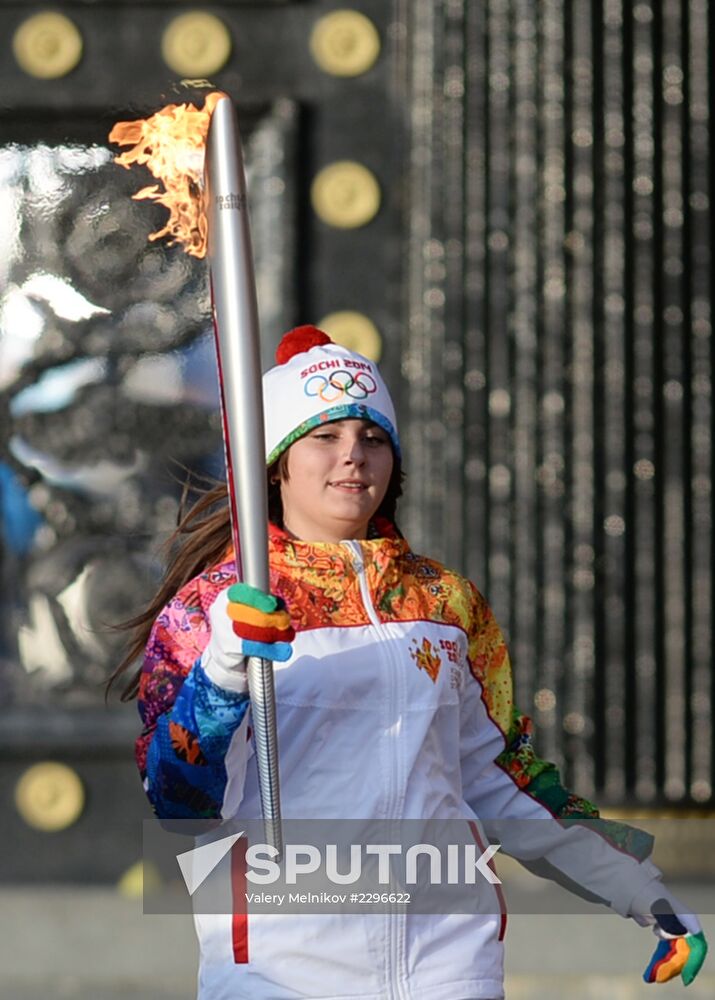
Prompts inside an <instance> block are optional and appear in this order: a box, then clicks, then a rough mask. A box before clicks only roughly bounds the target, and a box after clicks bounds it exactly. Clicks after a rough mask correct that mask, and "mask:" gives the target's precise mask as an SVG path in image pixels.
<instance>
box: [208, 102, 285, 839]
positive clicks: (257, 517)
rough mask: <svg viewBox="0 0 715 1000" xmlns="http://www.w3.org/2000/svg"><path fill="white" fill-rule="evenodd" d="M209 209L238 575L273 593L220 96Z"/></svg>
mask: <svg viewBox="0 0 715 1000" xmlns="http://www.w3.org/2000/svg"><path fill="white" fill-rule="evenodd" d="M204 171H205V174H204V180H205V184H204V187H205V212H206V219H207V223H208V256H209V273H210V280H211V295H212V301H213V319H214V333H215V338H216V355H217V359H218V368H219V383H220V387H221V411H222V419H223V431H224V443H225V448H226V470H227V484H228V495H229V503H230V507H231V527H232V535H233V543H234V550H235V553H236V571H237V574H238V578H239V579H240V580H243V581H245V582H246V583H249V584H251V586H254V587H258V588H260V589H261V590H264V591H268V590H269V589H270V583H269V573H268V501H267V493H266V464H265V446H264V440H265V438H264V429H263V392H262V381H261V357H260V339H259V324H258V304H257V301H256V283H255V277H254V272H253V255H252V250H251V233H250V227H249V218H248V199H247V195H246V178H245V172H244V167H243V155H242V150H241V138H240V133H239V129H238V122H237V118H236V110H235V107H234V104H233V101H232V100H231V98H230V97H228V96H226V95H223V94H222V95H220V96H219V98H218V101H217V103H216V105H215V107H214V109H213V113H212V115H211V121H210V124H209V131H208V139H207V145H206V160H205V167H204ZM248 686H249V691H250V696H251V712H252V717H253V731H254V734H255V747H256V759H257V763H258V780H259V786H260V794H261V805H262V808H263V821H264V825H265V834H266V842H267V843H270V844H272V845H273V846H274V847H276V848H277V850H278V851H281V852H282V847H283V836H282V828H281V814H280V789H279V776H278V739H277V733H276V711H275V693H274V685H273V666H272V663H271V662H270V660H263V659H259V658H258V657H249V659H248Z"/></svg>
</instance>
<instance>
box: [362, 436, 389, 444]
mask: <svg viewBox="0 0 715 1000" xmlns="http://www.w3.org/2000/svg"><path fill="white" fill-rule="evenodd" d="M365 441H366V442H367V443H368V444H387V438H384V437H379V436H378V435H377V434H368V435H367V436H366V438H365Z"/></svg>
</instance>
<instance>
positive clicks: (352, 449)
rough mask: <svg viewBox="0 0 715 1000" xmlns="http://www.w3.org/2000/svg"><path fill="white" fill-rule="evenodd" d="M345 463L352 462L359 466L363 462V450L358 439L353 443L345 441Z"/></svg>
mask: <svg viewBox="0 0 715 1000" xmlns="http://www.w3.org/2000/svg"><path fill="white" fill-rule="evenodd" d="M343 455H344V458H345V461H346V462H354V463H355V464H356V465H361V464H362V463H363V462H364V461H365V448H364V446H363V443H362V441H361V440H360V439H359V438H355V440H353V441H346V443H345V451H344V453H343Z"/></svg>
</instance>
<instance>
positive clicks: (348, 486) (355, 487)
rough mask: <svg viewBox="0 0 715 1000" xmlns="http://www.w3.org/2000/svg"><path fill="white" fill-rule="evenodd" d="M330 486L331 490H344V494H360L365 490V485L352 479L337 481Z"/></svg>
mask: <svg viewBox="0 0 715 1000" xmlns="http://www.w3.org/2000/svg"><path fill="white" fill-rule="evenodd" d="M330 485H331V486H332V487H333V489H336V490H344V491H345V492H346V493H362V491H363V490H366V489H367V485H366V484H365V483H360V482H357V481H356V480H354V479H338V480H336V481H335V482H333V483H330Z"/></svg>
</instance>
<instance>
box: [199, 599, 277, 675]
mask: <svg viewBox="0 0 715 1000" xmlns="http://www.w3.org/2000/svg"><path fill="white" fill-rule="evenodd" d="M209 622H210V625H211V638H210V639H209V642H208V645H207V646H206V648H205V649H204V652H203V654H202V656H201V666H202V667H203V669H204V671H205V673H206V674H207V676H208V677H210V678H211V680H212V681H214V682H215V683H216V684H218V685H219V686H221V687H225V688H229V689H230V690H232V691H242V692H248V681H247V678H246V657H247V656H258V657H261V658H262V659H264V660H280V661H284V660H288V659H290V657H291V654H292V646H291V643H292V641H293V639H294V638H295V632H294V631H293V627H292V625H291V622H290V617H289V615H288V612H287V611H286V607H285V603H284V601H283V600H282V598H280V597H276V596H275V595H274V594H266V593H265V592H264V591H262V590H258V589H257V588H256V587H251V586H250V585H249V584H247V583H235V584H233V586H231V587H228V588H227V589H226V590H222V591H221V593H220V594H219V595H218V597H217V598H216V600H215V601H214V602H213V604H212V605H211V607H210V609H209Z"/></svg>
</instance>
